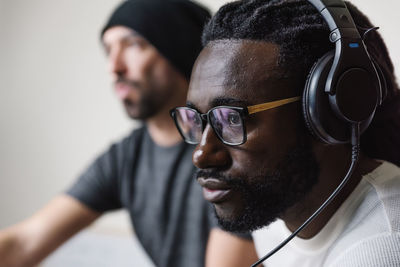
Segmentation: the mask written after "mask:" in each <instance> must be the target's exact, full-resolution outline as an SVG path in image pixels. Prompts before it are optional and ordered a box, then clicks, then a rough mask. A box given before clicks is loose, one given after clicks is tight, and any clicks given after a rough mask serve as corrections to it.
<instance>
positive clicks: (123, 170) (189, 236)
mask: <svg viewBox="0 0 400 267" xmlns="http://www.w3.org/2000/svg"><path fill="white" fill-rule="evenodd" d="M193 148H194V147H193V146H190V145H187V144H185V143H183V142H182V143H180V144H178V145H175V146H172V147H160V146H158V145H157V144H155V143H154V142H153V141H152V139H151V138H150V136H149V134H148V132H147V130H146V128H145V127H142V128H140V129H137V130H135V131H133V133H132V134H131V135H130V136H128V137H127V138H125V139H123V140H122V141H121V142H119V143H117V144H114V145H112V146H111V148H110V149H109V150H108V151H107V152H106V153H104V154H102V155H101V156H100V157H98V158H97V160H96V161H95V162H94V163H93V164H92V165H91V166H90V167H89V168H88V169H87V170H86V171H85V172H84V173H83V174H82V176H81V177H80V178H79V179H78V181H77V182H76V183H75V184H74V185H73V186H72V187H71V188H70V189H69V190H68V191H67V193H68V194H69V195H71V196H73V197H75V198H76V199H78V200H79V201H81V202H82V203H84V204H85V205H87V206H88V207H90V208H91V209H93V210H96V211H99V212H105V211H109V210H115V209H119V208H126V209H127V210H128V211H129V214H130V217H131V220H132V223H133V227H134V229H135V232H136V234H137V236H138V238H139V240H140V242H141V244H142V245H143V247H144V249H145V250H146V252H147V253H148V254H149V256H150V258H151V259H152V260H153V262H154V263H155V264H156V266H170V267H180V266H182V267H183V266H185V267H187V266H191V267H196V266H198V267H202V266H204V254H205V247H206V243H207V239H208V234H209V231H210V229H211V228H212V227H214V226H215V225H216V222H215V219H214V215H213V214H212V211H211V205H210V204H209V203H208V202H206V201H205V200H204V199H203V196H202V192H201V187H200V185H198V184H197V182H196V181H195V179H194V178H193V173H194V170H195V168H194V166H193V164H192V161H191V158H192V151H193Z"/></svg>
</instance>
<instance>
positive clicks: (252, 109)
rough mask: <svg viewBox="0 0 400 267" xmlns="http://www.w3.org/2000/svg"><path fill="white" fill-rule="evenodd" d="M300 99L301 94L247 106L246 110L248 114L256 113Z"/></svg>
mask: <svg viewBox="0 0 400 267" xmlns="http://www.w3.org/2000/svg"><path fill="white" fill-rule="evenodd" d="M300 99H301V96H295V97H290V98H285V99H281V100H277V101H272V102H267V103H263V104H258V105H253V106H248V107H247V111H248V112H249V114H253V113H257V112H260V111H264V110H268V109H272V108H276V107H280V106H283V105H286V104H289V103H292V102H296V101H299V100H300Z"/></svg>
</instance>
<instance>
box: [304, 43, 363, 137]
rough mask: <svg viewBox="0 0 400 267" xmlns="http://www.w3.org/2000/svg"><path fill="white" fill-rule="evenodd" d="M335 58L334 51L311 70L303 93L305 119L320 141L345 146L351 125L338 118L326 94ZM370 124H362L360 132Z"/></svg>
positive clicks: (323, 57)
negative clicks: (327, 81) (327, 80)
mask: <svg viewBox="0 0 400 267" xmlns="http://www.w3.org/2000/svg"><path fill="white" fill-rule="evenodd" d="M333 58H334V51H330V52H328V53H326V54H325V55H324V56H322V57H321V58H320V59H319V60H318V61H317V62H316V63H315V64H314V65H313V67H312V68H311V70H310V73H309V74H308V78H307V80H306V84H305V87H304V91H303V100H302V101H303V102H302V105H303V117H304V121H305V123H306V126H307V128H308V129H309V131H310V132H311V134H312V135H313V136H314V137H315V138H317V139H318V140H320V141H322V142H324V143H327V144H344V143H348V142H350V136H351V133H350V129H351V127H350V123H349V122H346V121H344V120H343V119H339V118H338V116H337V115H336V114H335V112H334V111H333V110H332V108H331V105H330V103H329V95H328V94H327V93H326V92H325V84H326V79H327V77H328V74H329V71H330V69H331V66H332V62H333ZM369 122H370V120H368V121H364V122H362V123H361V125H360V130H361V131H363V130H365V128H366V127H367V126H368V125H369Z"/></svg>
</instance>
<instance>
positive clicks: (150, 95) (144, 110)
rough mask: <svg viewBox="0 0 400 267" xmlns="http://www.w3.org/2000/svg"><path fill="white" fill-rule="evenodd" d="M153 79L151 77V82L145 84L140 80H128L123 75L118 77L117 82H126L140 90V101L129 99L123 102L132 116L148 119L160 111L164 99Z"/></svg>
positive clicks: (134, 88)
mask: <svg viewBox="0 0 400 267" xmlns="http://www.w3.org/2000/svg"><path fill="white" fill-rule="evenodd" d="M151 80H152V79H149V81H150V82H149V84H147V85H145V84H144V83H142V82H139V81H134V80H128V79H126V78H123V77H119V78H118V80H117V83H118V82H122V83H126V84H128V85H129V86H130V87H132V88H133V90H137V91H139V92H140V97H139V99H138V101H136V102H133V101H131V100H129V99H125V100H124V103H123V104H124V106H125V109H126V112H127V113H128V115H129V117H130V118H132V119H139V120H146V119H148V118H151V117H153V116H154V115H155V114H157V113H158V112H159V111H160V109H161V107H162V102H163V100H162V97H160V96H159V94H158V93H157V92H158V91H159V90H157V88H156V87H157V85H156V84H155V83H153V82H151ZM131 90H132V89H131Z"/></svg>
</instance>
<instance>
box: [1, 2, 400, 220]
mask: <svg viewBox="0 0 400 267" xmlns="http://www.w3.org/2000/svg"><path fill="white" fill-rule="evenodd" d="M118 2H119V0H96V1H81V0H64V1H61V0H30V1H25V0H0V136H1V139H0V228H2V227H5V226H7V225H10V224H12V223H15V222H17V221H18V220H21V219H23V218H25V217H26V216H28V215H30V214H31V213H32V212H34V211H35V210H36V209H38V208H39V207H41V206H42V205H43V204H45V203H46V202H47V201H48V200H49V199H51V198H52V197H53V196H55V195H56V194H58V193H59V192H61V191H63V190H64V189H65V188H66V186H68V185H69V184H70V183H72V181H73V180H74V179H75V178H76V176H77V175H78V174H79V172H80V171H82V170H83V169H84V167H85V166H86V165H87V164H88V163H89V162H90V161H91V159H92V158H93V157H94V156H95V154H97V153H99V152H100V151H102V150H103V149H105V148H106V147H107V146H108V145H109V144H110V143H111V142H112V141H113V140H118V139H119V138H120V137H121V136H123V135H125V134H126V133H127V132H128V131H129V130H130V129H131V128H132V125H133V124H134V123H133V122H131V121H130V120H128V119H127V118H126V116H125V114H124V112H123V109H122V108H121V107H120V104H119V103H118V101H117V100H116V98H114V95H113V93H112V90H111V82H110V79H109V77H108V74H107V72H106V67H105V63H106V61H105V58H104V55H103V51H102V49H101V47H100V44H99V31H100V29H101V27H102V25H103V23H104V22H105V20H106V18H107V17H108V15H109V13H110V11H111V10H112V8H114V6H115V5H116V4H117V3H118ZM200 2H202V3H205V5H207V6H211V7H212V10H216V9H217V8H218V7H219V6H220V5H221V4H222V3H224V2H226V1H221V0H219V1H215V0H203V1H200ZM353 2H354V3H355V4H357V5H358V6H359V7H360V8H361V9H362V10H363V11H365V12H366V13H367V14H369V16H370V17H371V18H372V20H373V21H374V22H375V23H376V24H377V25H379V26H381V30H380V31H381V33H382V34H383V36H384V37H385V39H386V40H387V44H388V47H389V50H390V53H391V55H392V59H393V60H394V62H395V65H396V68H397V74H399V70H400V51H399V49H398V47H400V37H399V34H398V33H399V31H398V27H399V26H400V21H399V19H398V17H397V16H398V15H397V11H398V10H399V9H400V3H399V1H396V0H380V1H376V0H353ZM398 76H399V75H398Z"/></svg>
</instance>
